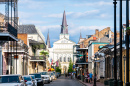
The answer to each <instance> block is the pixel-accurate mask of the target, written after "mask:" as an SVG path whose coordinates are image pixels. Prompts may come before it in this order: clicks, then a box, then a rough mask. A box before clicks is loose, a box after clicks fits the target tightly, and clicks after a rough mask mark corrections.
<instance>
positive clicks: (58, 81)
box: [44, 76, 84, 86]
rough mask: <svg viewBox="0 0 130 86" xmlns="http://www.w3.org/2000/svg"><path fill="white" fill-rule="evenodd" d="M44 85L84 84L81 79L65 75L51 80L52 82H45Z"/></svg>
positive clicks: (73, 85)
mask: <svg viewBox="0 0 130 86" xmlns="http://www.w3.org/2000/svg"><path fill="white" fill-rule="evenodd" d="M44 86H84V85H82V84H81V83H80V82H79V81H77V80H74V79H70V78H65V77H64V76H61V77H59V78H58V79H56V80H53V81H52V82H50V84H44Z"/></svg>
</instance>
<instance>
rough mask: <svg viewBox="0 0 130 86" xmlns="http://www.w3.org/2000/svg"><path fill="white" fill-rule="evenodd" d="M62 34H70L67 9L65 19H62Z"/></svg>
mask: <svg viewBox="0 0 130 86" xmlns="http://www.w3.org/2000/svg"><path fill="white" fill-rule="evenodd" d="M61 34H68V25H67V21H66V15H65V10H64V13H63V19H62V25H61Z"/></svg>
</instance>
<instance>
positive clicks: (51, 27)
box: [37, 25, 61, 32]
mask: <svg viewBox="0 0 130 86" xmlns="http://www.w3.org/2000/svg"><path fill="white" fill-rule="evenodd" d="M37 27H38V28H39V29H40V30H41V31H42V32H43V31H47V30H48V29H51V30H56V29H59V28H60V27H61V26H60V25H50V26H37Z"/></svg>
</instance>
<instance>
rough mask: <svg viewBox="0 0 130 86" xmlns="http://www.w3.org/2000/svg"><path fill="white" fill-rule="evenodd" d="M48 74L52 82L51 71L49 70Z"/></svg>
mask: <svg viewBox="0 0 130 86" xmlns="http://www.w3.org/2000/svg"><path fill="white" fill-rule="evenodd" d="M48 75H50V82H52V80H53V77H52V75H51V73H50V72H48Z"/></svg>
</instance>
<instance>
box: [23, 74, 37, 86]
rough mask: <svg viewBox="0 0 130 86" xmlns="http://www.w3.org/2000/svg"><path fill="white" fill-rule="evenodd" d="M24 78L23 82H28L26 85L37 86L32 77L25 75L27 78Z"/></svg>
mask: <svg viewBox="0 0 130 86" xmlns="http://www.w3.org/2000/svg"><path fill="white" fill-rule="evenodd" d="M22 77H23V81H25V82H26V85H27V86H35V83H34V81H33V80H32V77H31V76H29V75H25V76H22Z"/></svg>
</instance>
